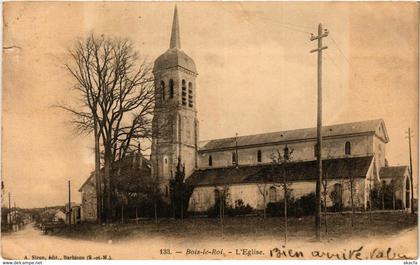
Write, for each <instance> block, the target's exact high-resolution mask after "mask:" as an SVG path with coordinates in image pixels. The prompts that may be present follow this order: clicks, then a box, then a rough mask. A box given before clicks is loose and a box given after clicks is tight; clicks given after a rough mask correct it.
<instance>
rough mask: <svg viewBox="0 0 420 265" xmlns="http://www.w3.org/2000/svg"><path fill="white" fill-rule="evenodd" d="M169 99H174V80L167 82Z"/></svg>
mask: <svg viewBox="0 0 420 265" xmlns="http://www.w3.org/2000/svg"><path fill="white" fill-rule="evenodd" d="M169 97H170V98H174V80H172V79H170V80H169Z"/></svg>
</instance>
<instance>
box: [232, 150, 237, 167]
mask: <svg viewBox="0 0 420 265" xmlns="http://www.w3.org/2000/svg"><path fill="white" fill-rule="evenodd" d="M235 164H236V153H235V152H232V165H235Z"/></svg>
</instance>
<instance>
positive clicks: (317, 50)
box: [311, 46, 328, 53]
mask: <svg viewBox="0 0 420 265" xmlns="http://www.w3.org/2000/svg"><path fill="white" fill-rule="evenodd" d="M325 49H328V46H324V47H321V48H318V49H313V50H311V53H313V52H320V51H322V50H325Z"/></svg>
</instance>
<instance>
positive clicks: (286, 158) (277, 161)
mask: <svg viewBox="0 0 420 265" xmlns="http://www.w3.org/2000/svg"><path fill="white" fill-rule="evenodd" d="M276 152H277V154H273V155H272V160H273V171H274V172H273V173H274V176H279V175H280V179H279V181H278V182H279V183H280V186H281V187H282V189H283V203H284V205H283V207H284V209H283V211H284V212H283V216H284V243H285V244H286V243H287V233H288V231H287V200H288V197H289V195H290V192H291V191H292V189H291V188H290V186H291V185H292V183H291V182H289V181H288V179H287V172H286V164H287V163H289V162H290V160H291V159H292V154H293V149H291V150H290V149H289V148H288V147H287V145H286V146H285V147H284V148H283V152H281V151H280V150H278V149H277V150H276Z"/></svg>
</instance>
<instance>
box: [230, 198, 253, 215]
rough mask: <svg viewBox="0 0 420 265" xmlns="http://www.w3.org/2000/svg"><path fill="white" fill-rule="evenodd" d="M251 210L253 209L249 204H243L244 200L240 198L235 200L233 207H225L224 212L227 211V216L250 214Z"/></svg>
mask: <svg viewBox="0 0 420 265" xmlns="http://www.w3.org/2000/svg"><path fill="white" fill-rule="evenodd" d="M253 211H254V209H253V208H252V207H251V206H250V205H249V204H246V205H245V203H244V201H243V200H242V199H239V200H236V201H235V207H234V208H232V207H229V208H228V209H227V212H226V211H225V213H227V215H229V216H241V215H246V214H250V213H252V212H253Z"/></svg>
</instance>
